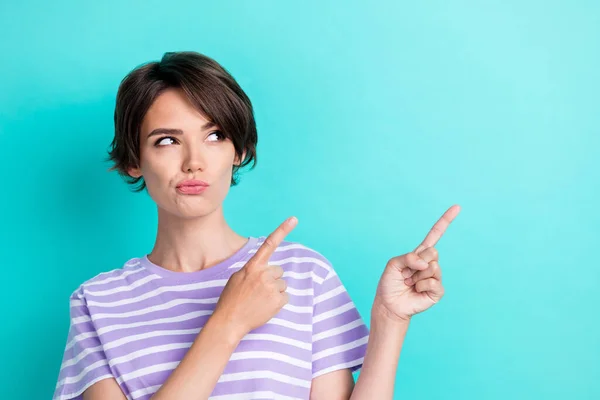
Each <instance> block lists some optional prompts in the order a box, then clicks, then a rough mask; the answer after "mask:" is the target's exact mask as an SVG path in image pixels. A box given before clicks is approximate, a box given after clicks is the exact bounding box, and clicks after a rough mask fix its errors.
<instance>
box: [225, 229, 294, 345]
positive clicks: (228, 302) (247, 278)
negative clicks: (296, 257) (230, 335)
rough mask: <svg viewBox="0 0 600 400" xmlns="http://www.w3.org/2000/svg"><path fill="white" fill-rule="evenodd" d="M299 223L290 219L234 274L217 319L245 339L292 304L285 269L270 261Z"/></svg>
mask: <svg viewBox="0 0 600 400" xmlns="http://www.w3.org/2000/svg"><path fill="white" fill-rule="evenodd" d="M297 222H298V220H297V219H296V218H295V217H291V218H288V219H287V220H286V221H284V222H283V223H282V224H281V225H280V226H279V227H278V228H277V229H275V231H273V233H271V234H270V235H269V236H268V237H267V238H266V239H265V242H264V243H263V244H262V246H260V248H259V249H258V250H257V252H256V254H254V256H253V257H252V258H251V259H250V260H248V262H247V263H246V264H245V265H244V266H243V267H242V268H241V269H239V270H238V271H236V272H234V273H233V274H231V277H230V278H229V280H228V281H227V284H226V285H225V287H224V288H223V292H222V293H221V296H220V297H219V301H218V302H217V305H216V306H215V311H214V312H213V316H215V315H218V316H219V318H223V319H224V320H225V321H227V323H230V324H232V325H231V328H232V329H234V330H235V331H236V333H237V334H238V335H239V336H240V338H241V337H243V336H244V335H246V333H248V332H250V331H251V330H253V329H255V328H257V327H259V326H262V325H264V324H265V323H267V321H269V320H270V319H271V318H273V316H274V315H275V314H277V312H279V310H280V309H281V308H282V307H283V306H284V305H285V304H287V302H288V294H287V293H286V292H285V290H286V289H287V284H286V282H285V281H284V280H283V279H281V277H282V276H283V268H282V267H281V266H279V265H268V262H269V258H270V257H271V256H272V255H273V252H274V251H275V249H276V248H277V246H279V244H280V243H281V242H282V241H283V239H284V238H285V237H286V236H287V235H288V233H290V232H291V231H292V229H294V228H295V226H296V224H297Z"/></svg>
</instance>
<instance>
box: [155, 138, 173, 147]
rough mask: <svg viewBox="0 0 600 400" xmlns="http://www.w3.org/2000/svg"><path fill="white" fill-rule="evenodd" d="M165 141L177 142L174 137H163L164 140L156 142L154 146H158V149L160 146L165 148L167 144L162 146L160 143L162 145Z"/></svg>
mask: <svg viewBox="0 0 600 400" xmlns="http://www.w3.org/2000/svg"><path fill="white" fill-rule="evenodd" d="M165 139H170V140H172V141H173V142H177V140H176V139H175V138H174V137H171V136H165V137H162V138H160V139H158V140H157V141H156V142H154V146H156V147H159V146H160V147H163V146H165V144H160V143H162V142H163V141H164V140H165Z"/></svg>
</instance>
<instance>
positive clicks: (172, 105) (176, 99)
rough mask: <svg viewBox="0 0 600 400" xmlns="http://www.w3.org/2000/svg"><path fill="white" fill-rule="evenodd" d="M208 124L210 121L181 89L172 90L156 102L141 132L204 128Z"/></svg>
mask: <svg viewBox="0 0 600 400" xmlns="http://www.w3.org/2000/svg"><path fill="white" fill-rule="evenodd" d="M206 122H208V119H207V118H205V117H204V115H202V113H200V111H198V110H197V109H196V108H195V107H194V105H193V104H192V103H191V102H190V101H189V100H188V98H187V97H186V96H185V94H184V93H183V91H182V90H181V89H174V88H170V89H167V90H165V91H164V92H163V93H161V94H160V95H159V96H158V97H157V98H156V99H155V100H154V102H153V103H152V105H151V106H150V108H149V109H148V111H147V112H146V115H145V116H144V120H143V121H142V126H141V131H142V132H148V131H150V130H152V129H155V128H180V127H182V126H183V125H190V126H196V125H199V126H202V125H204V124H205V123H206Z"/></svg>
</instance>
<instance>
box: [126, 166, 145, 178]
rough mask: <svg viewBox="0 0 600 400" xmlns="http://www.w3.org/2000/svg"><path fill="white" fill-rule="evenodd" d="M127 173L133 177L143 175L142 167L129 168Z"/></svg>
mask: <svg viewBox="0 0 600 400" xmlns="http://www.w3.org/2000/svg"><path fill="white" fill-rule="evenodd" d="M127 173H128V174H129V176H131V177H133V178H139V177H140V176H142V170H141V169H140V168H129V169H128V170H127Z"/></svg>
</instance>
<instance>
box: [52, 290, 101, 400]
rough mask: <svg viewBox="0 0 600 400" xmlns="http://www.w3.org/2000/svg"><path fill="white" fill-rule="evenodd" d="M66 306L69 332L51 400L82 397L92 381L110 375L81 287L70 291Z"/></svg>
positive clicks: (94, 381)
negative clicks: (67, 306) (71, 292)
mask: <svg viewBox="0 0 600 400" xmlns="http://www.w3.org/2000/svg"><path fill="white" fill-rule="evenodd" d="M69 310H70V311H69V314H70V322H69V334H68V336H67V344H66V346H65V350H64V354H63V359H62V364H61V367H60V372H59V376H58V382H57V383H56V389H55V392H54V397H53V400H64V399H82V398H83V392H84V391H85V390H86V389H87V388H89V387H90V386H92V385H93V384H94V383H96V382H98V381H100V380H102V379H106V378H112V377H113V374H112V373H111V371H110V368H109V365H108V362H107V360H106V356H105V355H104V350H103V349H102V346H101V343H100V340H99V338H98V335H97V333H96V329H95V327H94V325H93V323H92V320H91V318H90V313H89V310H88V307H87V304H86V302H85V298H84V297H83V295H82V293H81V288H80V289H78V290H77V291H75V292H74V293H73V294H72V295H71V297H70V299H69Z"/></svg>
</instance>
